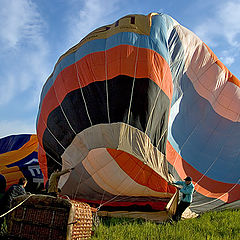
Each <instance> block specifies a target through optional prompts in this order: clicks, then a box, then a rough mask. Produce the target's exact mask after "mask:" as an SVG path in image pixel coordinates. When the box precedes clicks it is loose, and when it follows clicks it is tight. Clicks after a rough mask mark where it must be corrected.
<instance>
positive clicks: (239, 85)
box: [203, 43, 240, 87]
mask: <svg viewBox="0 0 240 240" xmlns="http://www.w3.org/2000/svg"><path fill="white" fill-rule="evenodd" d="M203 44H204V46H205V47H206V48H207V49H208V51H209V53H210V55H211V57H212V59H213V60H214V61H215V63H216V64H217V65H218V66H219V67H220V68H221V69H222V70H224V72H225V73H226V74H227V76H229V77H228V81H229V82H232V83H234V84H235V85H237V86H238V87H240V80H239V79H238V78H237V77H236V76H234V75H233V74H232V73H231V72H230V71H229V70H228V68H227V67H226V66H225V65H224V64H223V63H222V62H221V61H220V60H219V59H218V57H217V56H216V55H215V54H214V53H213V51H212V50H211V49H210V48H209V47H208V46H207V45H206V44H205V43H203Z"/></svg>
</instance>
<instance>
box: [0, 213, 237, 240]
mask: <svg viewBox="0 0 240 240" xmlns="http://www.w3.org/2000/svg"><path fill="white" fill-rule="evenodd" d="M5 226H6V225H5V224H3V226H2V227H3V228H2V229H1V234H0V239H3V238H2V237H3V236H4V235H5V234H6V232H3V231H6V230H4V229H5ZM159 239H160V240H162V239H163V240H168V239H169V240H175V239H177V240H239V239H240V210H226V211H214V212H208V213H205V214H202V215H201V216H200V217H199V218H195V219H188V220H182V221H180V222H178V223H173V224H171V223H162V224H156V223H154V222H150V221H144V220H141V219H127V218H100V224H99V226H98V228H97V229H96V231H95V233H94V235H93V237H92V238H91V240H159Z"/></svg>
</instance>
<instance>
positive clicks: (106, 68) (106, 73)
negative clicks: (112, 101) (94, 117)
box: [104, 38, 111, 123]
mask: <svg viewBox="0 0 240 240" xmlns="http://www.w3.org/2000/svg"><path fill="white" fill-rule="evenodd" d="M107 39H108V38H107ZM107 39H105V51H104V56H105V77H106V81H105V87H106V98H107V99H106V101H107V116H108V123H110V122H111V120H110V113H109V99H108V65H107V52H106V50H107Z"/></svg>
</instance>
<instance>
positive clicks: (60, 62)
mask: <svg viewBox="0 0 240 240" xmlns="http://www.w3.org/2000/svg"><path fill="white" fill-rule="evenodd" d="M60 67H61V62H60ZM61 69H62V67H61ZM60 76H61V78H62V79H63V75H62V71H61V72H60ZM52 86H53V90H54V93H55V96H56V99H57V102H58V104H59V106H60V108H61V111H62V113H63V116H64V117H65V119H66V121H67V123H68V126H69V127H70V129H71V130H72V131H73V133H74V134H75V135H76V132H75V130H74V129H73V127H72V125H71V124H70V122H69V120H68V118H67V115H66V114H65V112H64V110H63V107H62V104H61V103H60V101H59V98H58V95H57V91H56V88H55V85H54V84H53V85H52Z"/></svg>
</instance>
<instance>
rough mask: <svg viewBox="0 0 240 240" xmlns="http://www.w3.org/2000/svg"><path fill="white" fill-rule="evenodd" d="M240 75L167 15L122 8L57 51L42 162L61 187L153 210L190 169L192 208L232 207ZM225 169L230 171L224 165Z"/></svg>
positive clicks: (41, 123)
mask: <svg viewBox="0 0 240 240" xmlns="http://www.w3.org/2000/svg"><path fill="white" fill-rule="evenodd" d="M239 87H240V82H239V80H238V79H237V78H236V77H235V76H234V75H233V74H231V73H230V71H229V70H228V69H227V68H226V67H225V66H224V65H223V64H222V63H221V62H220V61H219V60H218V59H217V57H216V56H215V55H214V53H213V52H212V51H211V50H210V49H209V48H208V47H207V45H206V44H204V43H203V42H202V41H201V40H200V39H199V38H198V37H197V36H196V35H195V34H194V33H192V32H191V31H190V30H188V29H186V28H185V27H183V26H181V25H180V24H179V23H178V22H177V21H176V20H174V19H173V18H171V17H170V16H168V15H166V14H161V13H151V14H149V15H146V16H145V15H128V16H125V17H123V18H121V19H119V20H117V21H116V22H115V23H113V24H110V25H107V26H103V27H100V28H98V29H96V30H94V31H93V32H91V33H90V34H89V35H87V36H86V37H85V38H83V39H82V40H81V41H80V42H79V43H78V44H77V45H75V46H74V47H73V48H71V49H70V50H68V51H67V52H66V53H65V54H64V55H62V56H61V57H60V58H59V60H58V62H57V64H56V65H55V68H54V71H53V73H52V74H51V76H50V77H49V78H48V80H47V81H46V83H45V85H44V87H43V89H42V94H41V99H40V105H39V112H38V117H37V135H38V140H39V152H38V154H39V164H40V166H41V169H42V172H43V174H44V178H45V181H47V179H48V177H49V176H50V174H51V172H52V171H53V169H54V167H55V166H56V165H62V168H63V169H65V168H69V167H75V168H74V171H73V172H71V174H68V175H65V176H64V177H61V179H60V187H62V191H63V193H65V194H68V195H69V196H71V197H72V198H76V199H80V200H83V201H87V202H91V203H95V204H100V205H101V204H104V206H105V207H109V208H110V207H116V208H117V207H131V206H134V208H135V209H138V208H141V209H145V210H146V211H148V209H151V211H157V210H161V209H164V208H165V207H166V203H167V201H166V199H170V198H171V197H172V196H173V194H174V193H175V191H176V189H175V187H173V186H169V185H168V181H170V180H171V179H173V178H174V179H176V180H179V179H183V178H185V177H186V176H188V175H189V176H191V177H192V178H193V182H194V184H195V189H196V191H195V193H194V201H193V204H192V209H193V210H194V211H196V212H203V211H207V210H209V209H214V208H220V207H223V206H225V207H227V206H238V205H239V199H240V191H239V174H238V172H239V168H240V164H239V162H240V161H239V160H240V147H239V146H238V145H239V143H238V142H239V141H237V140H238V139H239V137H240V136H239V135H240V131H239V130H240V124H239V121H240V119H239V116H240V90H239ZM229 172H231V174H229Z"/></svg>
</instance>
